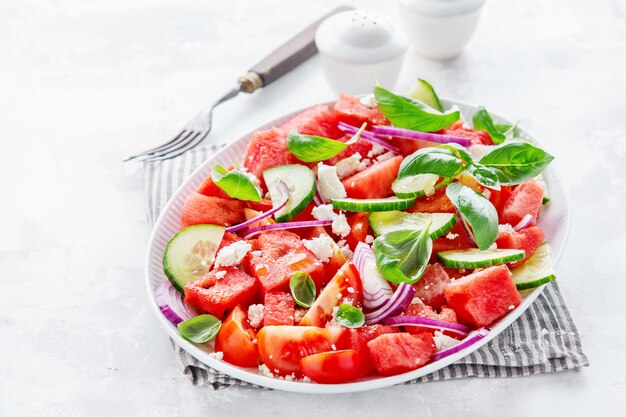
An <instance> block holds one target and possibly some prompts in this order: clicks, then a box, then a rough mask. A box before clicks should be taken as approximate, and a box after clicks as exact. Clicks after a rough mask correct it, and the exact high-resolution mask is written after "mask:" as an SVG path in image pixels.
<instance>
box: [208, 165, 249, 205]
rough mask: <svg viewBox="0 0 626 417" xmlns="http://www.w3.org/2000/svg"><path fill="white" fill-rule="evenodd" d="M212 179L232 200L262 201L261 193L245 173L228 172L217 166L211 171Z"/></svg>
mask: <svg viewBox="0 0 626 417" xmlns="http://www.w3.org/2000/svg"><path fill="white" fill-rule="evenodd" d="M211 179H212V180H213V182H214V183H215V185H217V186H218V187H220V188H221V189H222V190H224V191H225V192H226V194H228V195H229V196H230V197H231V198H236V199H237V200H244V201H261V191H260V190H259V189H258V188H257V187H256V185H255V184H254V183H253V182H252V179H251V178H250V177H249V176H248V175H247V174H246V173H244V172H241V171H237V170H231V171H229V170H227V169H226V168H224V167H223V166H221V165H220V164H215V165H214V166H213V169H212V170H211Z"/></svg>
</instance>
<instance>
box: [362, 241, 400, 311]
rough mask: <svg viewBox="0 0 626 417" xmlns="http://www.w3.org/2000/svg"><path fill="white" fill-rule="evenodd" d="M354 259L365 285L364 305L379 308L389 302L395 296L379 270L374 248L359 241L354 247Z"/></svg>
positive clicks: (369, 307)
mask: <svg viewBox="0 0 626 417" xmlns="http://www.w3.org/2000/svg"><path fill="white" fill-rule="evenodd" d="M353 260H354V264H355V266H356V268H357V269H358V271H359V276H360V277H361V283H362V285H363V306H364V307H365V308H368V309H377V308H380V307H382V306H383V305H385V304H386V303H388V302H389V300H390V299H391V297H392V296H393V290H392V289H391V286H390V285H389V283H388V282H387V280H385V279H384V278H383V277H382V275H380V273H379V272H378V269H377V268H376V258H375V256H374V251H373V250H372V248H370V246H369V245H367V244H365V243H363V242H359V243H358V244H357V246H356V248H355V249H354V257H353Z"/></svg>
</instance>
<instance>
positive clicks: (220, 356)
mask: <svg viewBox="0 0 626 417" xmlns="http://www.w3.org/2000/svg"><path fill="white" fill-rule="evenodd" d="M209 356H210V357H212V358H215V359H217V360H218V361H221V360H222V359H224V352H211V353H209Z"/></svg>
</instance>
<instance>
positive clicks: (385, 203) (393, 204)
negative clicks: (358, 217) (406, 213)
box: [330, 197, 415, 213]
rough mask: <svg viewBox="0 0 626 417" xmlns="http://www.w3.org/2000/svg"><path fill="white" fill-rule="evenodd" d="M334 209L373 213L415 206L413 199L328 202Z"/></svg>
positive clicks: (353, 199) (339, 199)
mask: <svg viewBox="0 0 626 417" xmlns="http://www.w3.org/2000/svg"><path fill="white" fill-rule="evenodd" d="M330 202H331V204H332V205H333V207H334V208H336V209H339V210H346V211H360V212H368V213H371V212H374V211H393V210H404V209H408V208H409V207H412V206H413V204H415V198H398V197H387V198H370V199H363V200H361V199H358V198H337V199H332V200H330Z"/></svg>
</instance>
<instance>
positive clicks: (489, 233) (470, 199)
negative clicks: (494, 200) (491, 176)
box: [446, 182, 498, 250]
mask: <svg viewBox="0 0 626 417" xmlns="http://www.w3.org/2000/svg"><path fill="white" fill-rule="evenodd" d="M446 195H447V196H448V198H449V199H450V201H452V204H454V206H455V207H456V208H457V210H458V211H459V213H460V214H461V217H462V218H463V220H465V222H466V223H467V224H468V225H469V227H470V228H471V229H472V233H473V235H474V238H475V239H476V243H477V244H478V248H479V249H480V250H487V249H488V248H489V247H490V246H491V245H493V242H495V241H496V239H497V238H498V212H497V211H496V208H495V207H494V206H493V204H491V202H490V201H489V200H488V199H487V198H485V196H484V195H482V194H480V193H477V192H476V191H474V190H472V189H471V188H470V187H467V186H465V185H462V184H460V183H458V182H455V183H452V184H450V185H448V188H446Z"/></svg>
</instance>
